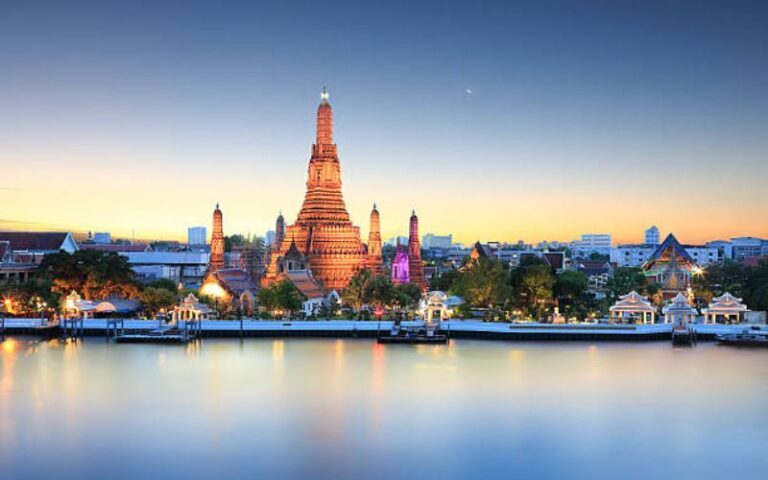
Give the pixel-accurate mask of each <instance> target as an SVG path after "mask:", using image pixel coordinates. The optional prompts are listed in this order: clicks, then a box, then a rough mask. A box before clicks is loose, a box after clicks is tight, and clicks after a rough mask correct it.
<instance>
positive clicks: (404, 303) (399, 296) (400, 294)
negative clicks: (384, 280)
mask: <svg viewBox="0 0 768 480" xmlns="http://www.w3.org/2000/svg"><path fill="white" fill-rule="evenodd" d="M420 299H421V288H419V286H418V285H416V284H414V283H404V284H402V285H396V286H395V288H394V297H393V302H394V303H395V304H396V305H398V306H400V307H402V308H410V307H414V306H415V305H416V304H417V303H418V302H419V300H420Z"/></svg>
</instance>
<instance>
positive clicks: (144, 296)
mask: <svg viewBox="0 0 768 480" xmlns="http://www.w3.org/2000/svg"><path fill="white" fill-rule="evenodd" d="M176 295H177V294H176V293H174V292H172V291H170V290H168V289H166V288H159V287H146V288H144V290H142V291H141V293H140V294H139V300H141V304H142V306H143V308H144V311H145V312H147V313H148V314H149V315H155V314H157V312H159V311H160V310H164V309H169V308H171V307H173V306H174V305H176V302H177V300H178V298H177V296H176Z"/></svg>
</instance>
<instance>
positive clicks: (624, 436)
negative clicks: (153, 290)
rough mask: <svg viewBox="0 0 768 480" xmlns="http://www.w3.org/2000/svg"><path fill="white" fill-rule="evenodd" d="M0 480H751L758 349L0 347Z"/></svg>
mask: <svg viewBox="0 0 768 480" xmlns="http://www.w3.org/2000/svg"><path fill="white" fill-rule="evenodd" d="M0 355H2V356H1V357H0V362H2V363H1V366H0V478H2V479H6V478H9V479H10V478H12V479H37V478H55V479H80V480H84V479H107V478H110V479H115V478H142V479H154V478H164V479H175V478H180V479H197V478H212V479H222V480H223V479H231V478H249V479H271V478H338V479H347V478H349V479H362V478H366V479H384V478H399V479H417V478H425V479H426V478H429V479H453V478H478V479H484V478H515V477H517V478H543V479H546V478H572V479H579V478H585V479H586V478H589V479H595V478H677V479H683V478H697V479H708V478H729V479H746V478H768V351H761V350H737V349H730V348H727V347H718V346H716V345H710V344H705V345H699V346H698V347H697V348H695V349H693V350H690V349H673V348H672V347H670V346H669V345H668V344H666V343H654V344H589V343H576V344H572V343H546V344H545V343H501V342H480V341H467V340H462V341H455V342H454V343H453V344H452V345H450V346H437V347H436V346H422V347H414V346H379V345H376V344H375V343H373V342H371V341H368V340H332V339H330V340H329V339H320V340H302V339H296V340H256V339H254V340H246V341H245V342H243V343H241V342H239V341H237V340H205V341H204V343H202V344H200V345H196V346H189V347H178V346H153V345H113V344H107V343H106V342H104V341H103V340H99V339H86V340H85V342H80V343H63V342H58V341H53V342H48V343H46V342H37V341H25V340H21V339H16V340H8V341H6V342H5V343H3V344H2V347H0Z"/></svg>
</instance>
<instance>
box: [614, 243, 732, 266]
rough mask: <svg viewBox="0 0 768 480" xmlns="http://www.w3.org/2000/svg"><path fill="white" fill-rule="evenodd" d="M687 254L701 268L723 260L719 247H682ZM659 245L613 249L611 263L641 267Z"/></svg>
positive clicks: (624, 246)
mask: <svg viewBox="0 0 768 480" xmlns="http://www.w3.org/2000/svg"><path fill="white" fill-rule="evenodd" d="M681 247H682V248H683V249H684V250H685V252H686V253H687V254H688V255H689V256H690V257H691V259H692V260H693V261H694V262H696V264H697V265H699V266H700V267H705V266H707V265H709V264H711V263H715V262H718V261H719V260H721V259H722V257H721V255H720V251H719V249H718V248H717V247H714V246H710V245H709V244H707V245H681ZM657 248H658V245H653V244H648V243H640V244H625V245H619V246H618V247H616V248H613V249H611V262H613V263H615V264H616V266H619V267H639V266H641V265H642V264H643V263H645V262H646V261H648V259H649V258H651V256H652V255H653V253H654V252H655V251H656V249H657Z"/></svg>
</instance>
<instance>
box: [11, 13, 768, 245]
mask: <svg viewBox="0 0 768 480" xmlns="http://www.w3.org/2000/svg"><path fill="white" fill-rule="evenodd" d="M147 8H149V7H147ZM434 8H436V7H435V6H434V5H433V6H432V8H429V7H417V6H409V7H407V8H401V9H397V8H383V7H382V9H381V10H379V9H374V10H373V11H371V10H365V11H362V10H360V9H355V8H346V7H341V6H336V5H329V6H326V5H324V6H322V7H320V6H317V5H312V4H309V5H305V6H303V7H302V6H299V7H285V6H281V7H278V6H271V7H269V8H266V9H265V10H263V11H262V10H259V9H257V8H254V7H251V6H247V5H232V6H231V8H230V9H224V10H214V9H206V8H204V7H202V6H198V7H195V8H190V9H189V10H188V11H187V10H185V11H179V9H174V8H169V7H167V6H154V7H152V12H153V15H152V17H151V19H150V18H148V17H145V16H143V15H142V14H141V9H136V8H131V7H127V6H123V7H114V6H113V7H107V6H99V7H94V6H89V7H85V6H83V7H77V8H72V9H69V8H65V7H64V6H62V5H55V4H54V5H51V6H50V8H47V9H44V10H42V11H39V10H33V9H32V7H29V6H24V5H17V6H14V7H13V8H11V9H10V11H9V12H8V15H6V16H4V19H2V20H0V22H2V23H1V24H0V26H2V28H0V40H2V41H3V42H4V43H5V44H7V45H10V46H13V48H7V49H4V50H3V51H2V52H0V60H1V61H2V62H3V64H4V65H6V66H8V67H9V68H8V69H7V74H6V75H5V76H4V78H3V79H2V80H0V82H2V83H0V86H2V87H3V88H2V90H0V104H1V105H2V106H3V108H2V109H1V110H2V113H0V131H2V133H0V161H2V163H3V165H4V172H3V178H2V180H0V205H2V207H0V228H3V229H6V228H15V229H30V230H46V229H60V230H74V231H78V232H87V231H89V230H92V231H110V232H112V234H113V236H115V237H124V238H131V237H133V236H135V237H136V238H142V239H174V240H183V239H184V238H185V236H186V229H187V227H189V226H192V225H205V226H208V227H209V228H210V225H209V214H210V211H211V209H212V208H213V206H214V205H215V204H216V203H217V202H219V203H220V204H221V207H222V210H223V211H224V214H225V233H226V234H231V233H243V234H248V233H251V234H259V235H263V233H264V232H265V231H267V230H269V229H272V228H273V227H274V221H275V218H276V216H277V213H278V212H279V211H282V212H283V214H284V215H285V217H286V219H287V220H288V221H292V220H293V219H295V217H296V214H297V212H298V211H299V208H300V206H301V198H302V194H303V190H304V184H303V181H297V180H296V179H299V178H304V176H305V173H306V162H307V160H308V159H309V154H310V146H311V143H312V139H313V135H312V131H313V128H314V125H313V110H314V108H315V105H316V103H317V100H318V94H319V91H320V88H321V87H322V86H323V85H327V86H328V88H329V90H330V93H331V102H332V103H333V105H334V109H335V115H336V126H337V128H336V137H337V143H338V148H339V157H340V161H341V165H342V168H343V178H342V180H343V191H344V195H345V198H346V202H347V206H348V209H349V212H350V215H351V217H352V219H353V221H354V222H355V223H356V224H357V225H359V226H360V227H361V231H362V232H367V231H368V222H367V219H368V213H369V212H370V208H371V206H372V204H373V203H374V202H375V203H376V204H377V205H378V207H379V210H380V212H381V230H382V236H383V237H385V238H389V237H392V236H396V235H404V234H406V233H407V228H408V225H407V219H408V216H409V215H410V212H411V210H412V209H415V210H416V211H417V213H418V214H419V217H420V221H421V230H422V231H423V232H435V233H438V234H442V233H452V234H453V235H454V239H455V241H457V242H461V243H465V244H468V243H471V242H474V241H475V240H499V241H507V242H516V241H517V240H519V239H523V240H525V241H527V242H536V241H539V240H560V241H570V240H575V239H578V238H579V236H580V235H581V234H582V233H587V232H595V233H611V234H612V236H613V239H614V242H615V243H633V242H639V241H642V238H643V237H642V233H643V230H644V229H645V228H647V227H649V226H650V225H654V224H655V225H657V226H658V227H659V228H660V229H661V230H662V231H664V232H674V233H675V235H676V236H677V238H679V239H680V240H681V241H683V242H686V243H702V242H705V241H707V240H715V239H727V238H731V237H738V236H757V237H768V224H766V222H765V221H764V219H765V218H768V204H766V202H765V201H764V199H763V194H762V188H763V186H762V183H761V179H764V178H766V175H768V162H765V157H766V153H768V144H767V143H766V142H767V141H766V138H765V136H764V134H763V132H764V131H766V127H768V98H767V97H766V94H765V90H764V88H763V87H762V85H764V84H766V83H768V61H767V60H766V58H765V56H764V55H763V54H762V51H761V46H762V45H764V44H765V40H766V35H767V34H766V33H765V32H764V31H763V29H762V28H761V25H760V22H759V21H758V20H759V18H760V16H759V15H755V12H754V8H755V7H754V6H748V5H746V4H735V5H733V4H731V5H729V6H728V8H727V9H726V8H725V7H723V6H718V5H717V4H714V3H702V4H696V6H695V7H694V6H688V5H684V4H679V5H676V6H674V7H670V6H666V7H665V6H663V5H661V4H653V3H651V4H645V5H644V6H643V7H636V6H630V5H623V6H614V7H612V8H607V7H605V6H603V7H602V8H599V7H597V6H595V5H591V6H582V7H576V6H573V5H569V4H568V3H559V4H558V2H554V3H552V4H548V5H546V6H542V7H536V6H532V5H522V6H515V7H511V6H502V5H490V4H489V5H484V6H478V7H476V8H475V9H474V10H473V11H470V12H468V11H466V10H465V9H463V8H460V7H459V6H455V5H445V6H444V7H443V8H439V9H437V10H434ZM757 8H760V7H757ZM435 12H438V13H435ZM660 13H663V15H661V14H660ZM318 18H320V19H322V21H323V22H325V23H324V25H325V27H326V28H324V29H321V30H318V29H317V28H313V25H314V22H316V21H317V19H318ZM427 19H429V20H430V21H426V20H427ZM31 20H34V21H31ZM118 20H119V21H118ZM208 22H213V23H216V22H220V23H224V24H226V25H227V26H228V30H227V31H228V32H229V33H228V35H222V34H221V31H220V30H216V29H211V30H208V29H206V28H204V27H205V26H206V25H208ZM390 24H397V25H398V29H397V32H396V34H395V32H393V31H389V30H388V29H387V25H390ZM195 25H199V26H201V27H203V28H191V27H193V26H195ZM456 25H461V26H462V30H461V31H460V32H458V33H457V32H455V30H454V28H453V27H455V26H456ZM554 27H557V28H554ZM338 29H341V30H343V31H344V32H346V33H347V35H346V36H345V41H344V42H343V43H342V42H341V40H340V39H338V38H335V37H334V35H333V31H334V30H338ZM137 32H141V33H142V35H137ZM28 38H33V39H32V40H28ZM350 40H351V41H350ZM355 40H357V41H358V42H356V41H355ZM625 50H629V51H631V52H632V56H630V57H627V56H625V55H624V53H625Z"/></svg>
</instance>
